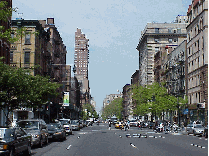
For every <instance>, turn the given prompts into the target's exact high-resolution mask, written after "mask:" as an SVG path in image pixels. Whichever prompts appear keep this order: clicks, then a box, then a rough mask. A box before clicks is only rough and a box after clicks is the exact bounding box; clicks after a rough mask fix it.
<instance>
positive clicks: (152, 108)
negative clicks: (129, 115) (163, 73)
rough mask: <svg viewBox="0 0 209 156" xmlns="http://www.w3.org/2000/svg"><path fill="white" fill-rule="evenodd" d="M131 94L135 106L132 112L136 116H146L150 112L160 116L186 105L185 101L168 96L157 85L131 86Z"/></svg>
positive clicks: (163, 88)
mask: <svg viewBox="0 0 209 156" xmlns="http://www.w3.org/2000/svg"><path fill="white" fill-rule="evenodd" d="M132 93H133V95H132V98H133V100H134V101H135V104H136V107H135V109H134V110H133V111H134V114H136V115H146V114H148V113H150V112H151V113H155V114H157V115H158V116H160V115H161V113H162V112H164V111H174V110H177V109H178V107H184V106H185V104H186V103H187V99H183V98H181V97H177V96H173V95H169V94H168V93H167V89H166V88H165V87H163V86H161V85H160V84H158V83H153V84H152V85H147V86H145V87H143V86H133V88H132ZM177 100H178V101H177Z"/></svg>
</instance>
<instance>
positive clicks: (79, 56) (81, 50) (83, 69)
mask: <svg viewBox="0 0 209 156" xmlns="http://www.w3.org/2000/svg"><path fill="white" fill-rule="evenodd" d="M88 41H89V39H87V38H86V36H85V34H82V32H81V29H78V28H77V31H76V32H75V54H74V69H73V70H74V75H75V77H76V78H77V80H78V82H79V85H80V89H81V90H80V92H81V94H80V103H81V107H82V105H83V104H86V103H89V104H90V100H91V95H90V87H89V80H88V64H89V50H88V47H89V45H88Z"/></svg>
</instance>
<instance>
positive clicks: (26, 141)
mask: <svg viewBox="0 0 209 156" xmlns="http://www.w3.org/2000/svg"><path fill="white" fill-rule="evenodd" d="M31 141H32V136H31V135H29V134H27V132H26V131H24V130H23V129H22V128H20V127H1V128H0V155H15V154H18V153H22V152H23V153H24V155H31Z"/></svg>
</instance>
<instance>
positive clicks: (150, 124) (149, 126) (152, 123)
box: [148, 121, 155, 129]
mask: <svg viewBox="0 0 209 156" xmlns="http://www.w3.org/2000/svg"><path fill="white" fill-rule="evenodd" d="M154 124H155V123H154V122H151V121H149V122H148V128H149V129H152V128H153V126H154Z"/></svg>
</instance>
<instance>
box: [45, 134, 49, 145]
mask: <svg viewBox="0 0 209 156" xmlns="http://www.w3.org/2000/svg"><path fill="white" fill-rule="evenodd" d="M48 143H49V138H48V136H47V137H46V141H45V144H46V145H47V144H48Z"/></svg>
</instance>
